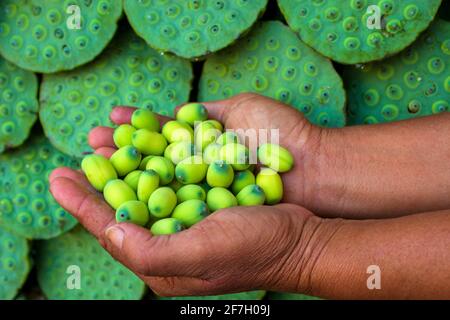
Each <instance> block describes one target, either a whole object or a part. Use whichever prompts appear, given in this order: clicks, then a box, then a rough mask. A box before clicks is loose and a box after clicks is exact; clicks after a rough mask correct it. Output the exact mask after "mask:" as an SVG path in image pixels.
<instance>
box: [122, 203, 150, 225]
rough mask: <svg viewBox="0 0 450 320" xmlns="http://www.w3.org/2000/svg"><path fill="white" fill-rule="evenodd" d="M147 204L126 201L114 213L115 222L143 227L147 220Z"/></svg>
mask: <svg viewBox="0 0 450 320" xmlns="http://www.w3.org/2000/svg"><path fill="white" fill-rule="evenodd" d="M149 217H150V216H149V213H148V208H147V204H146V203H144V202H142V201H136V200H133V201H128V202H125V203H123V204H122V205H121V206H120V207H119V208H118V209H117V211H116V221H117V222H131V223H134V224H137V225H139V226H142V227H143V226H145V225H146V224H147V222H148V220H149Z"/></svg>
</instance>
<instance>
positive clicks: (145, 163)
mask: <svg viewBox="0 0 450 320" xmlns="http://www.w3.org/2000/svg"><path fill="white" fill-rule="evenodd" d="M153 157H154V156H146V157H145V158H143V159H142V161H141V164H140V165H139V170H145V168H147V163H148V161H149V160H150V159H151V158H153Z"/></svg>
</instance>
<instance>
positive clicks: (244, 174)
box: [231, 170, 256, 195]
mask: <svg viewBox="0 0 450 320" xmlns="http://www.w3.org/2000/svg"><path fill="white" fill-rule="evenodd" d="M255 181H256V180H255V175H254V174H253V173H252V172H251V171H250V170H245V171H238V172H236V173H235V174H234V180H233V183H232V184H231V191H232V192H233V193H234V194H235V195H236V194H238V193H239V192H240V191H241V190H242V189H244V188H245V187H246V186H249V185H252V184H255Z"/></svg>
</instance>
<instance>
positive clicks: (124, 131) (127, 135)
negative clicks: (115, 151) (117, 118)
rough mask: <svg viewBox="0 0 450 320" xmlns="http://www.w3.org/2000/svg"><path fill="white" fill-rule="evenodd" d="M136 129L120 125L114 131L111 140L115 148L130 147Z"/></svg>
mask: <svg viewBox="0 0 450 320" xmlns="http://www.w3.org/2000/svg"><path fill="white" fill-rule="evenodd" d="M135 131H136V128H135V127H133V126H132V125H129V124H122V125H120V126H119V127H117V128H116V130H114V134H113V139H114V144H115V145H116V147H117V148H122V147H125V146H130V145H132V140H131V138H132V136H133V133H134V132H135Z"/></svg>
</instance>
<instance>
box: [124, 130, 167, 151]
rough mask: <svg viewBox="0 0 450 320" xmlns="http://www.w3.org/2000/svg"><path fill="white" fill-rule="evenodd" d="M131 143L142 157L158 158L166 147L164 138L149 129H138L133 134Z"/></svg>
mask: <svg viewBox="0 0 450 320" xmlns="http://www.w3.org/2000/svg"><path fill="white" fill-rule="evenodd" d="M132 143H133V146H134V147H136V149H138V150H139V152H140V153H142V154H143V155H153V156H160V155H162V154H163V153H164V150H165V149H166V147H167V140H166V138H164V136H163V135H162V134H161V133H158V132H155V131H150V130H149V129H139V130H137V131H136V132H135V133H133V137H132Z"/></svg>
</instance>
